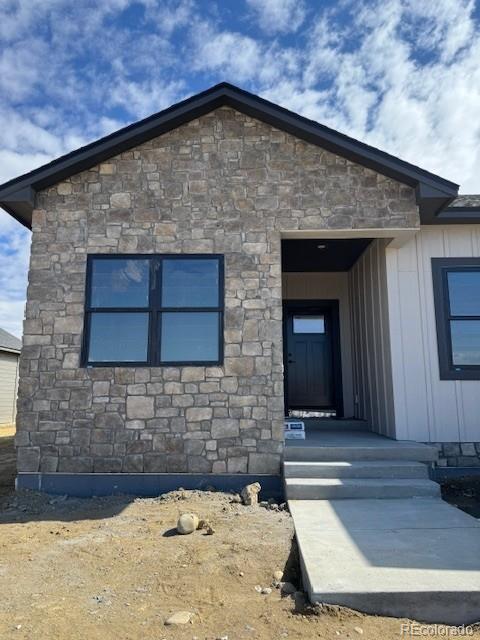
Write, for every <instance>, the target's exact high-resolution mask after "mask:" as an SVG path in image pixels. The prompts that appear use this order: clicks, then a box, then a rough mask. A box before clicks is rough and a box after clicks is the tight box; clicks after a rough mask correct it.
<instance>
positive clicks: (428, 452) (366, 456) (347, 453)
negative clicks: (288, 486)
mask: <svg viewBox="0 0 480 640" xmlns="http://www.w3.org/2000/svg"><path fill="white" fill-rule="evenodd" d="M305 442H306V441H305V440H287V443H286V447H285V460H287V461H302V462H312V461H313V462H327V461H330V462H337V461H338V460H341V461H347V462H349V461H353V460H408V461H410V462H412V461H414V462H433V461H434V460H436V459H437V457H438V452H437V449H436V448H435V447H431V446H428V445H426V444H419V443H414V442H412V443H410V442H398V441H387V443H388V444H382V443H378V444H377V443H376V444H374V445H368V444H361V443H355V444H354V445H353V446H343V445H338V446H337V445H332V446H328V445H317V444H309V445H308V444H305Z"/></svg>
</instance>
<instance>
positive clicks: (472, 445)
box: [428, 442, 480, 467]
mask: <svg viewBox="0 0 480 640" xmlns="http://www.w3.org/2000/svg"><path fill="white" fill-rule="evenodd" d="M428 444H433V445H434V446H436V447H437V450H438V463H437V464H438V466H439V467H480V442H434V443H428Z"/></svg>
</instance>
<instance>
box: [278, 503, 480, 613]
mask: <svg viewBox="0 0 480 640" xmlns="http://www.w3.org/2000/svg"><path fill="white" fill-rule="evenodd" d="M289 507H290V511H291V514H292V517H293V520H294V524H295V531H296V535H297V540H298V545H299V549H300V555H301V561H302V572H303V577H304V582H305V588H306V590H307V592H308V594H309V597H310V599H311V600H312V601H313V602H328V603H332V604H341V605H344V606H348V607H352V608H354V609H358V610H360V611H364V612H366V613H375V614H381V615H389V616H397V617H409V618H413V619H416V620H419V621H423V622H436V623H445V624H468V623H472V622H476V621H478V620H480V522H479V521H477V520H476V519H475V518H472V517H471V516H469V515H467V514H465V513H463V512H462V511H460V510H458V509H456V508H454V507H451V506H450V505H448V504H446V503H445V502H443V501H442V500H440V499H435V498H408V499H395V500H375V499H374V500H369V499H362V500H355V499H354V500H348V499H347V500H317V501H309V500H290V501H289Z"/></svg>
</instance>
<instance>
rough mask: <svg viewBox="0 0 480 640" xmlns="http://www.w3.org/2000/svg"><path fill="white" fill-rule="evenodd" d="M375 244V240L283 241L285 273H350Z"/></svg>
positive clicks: (283, 269)
mask: <svg viewBox="0 0 480 640" xmlns="http://www.w3.org/2000/svg"><path fill="white" fill-rule="evenodd" d="M371 241H372V239H371V238H347V239H328V240H326V239H322V240H318V239H316V240H315V239H313V240H312V239H308V240H305V239H303V240H282V271H283V272H301V271H307V272H315V271H348V270H349V269H350V268H351V267H352V266H353V265H354V264H355V262H356V261H357V260H358V258H359V257H360V255H361V254H362V253H363V252H364V251H365V249H366V248H367V247H368V245H369V244H370V242H371Z"/></svg>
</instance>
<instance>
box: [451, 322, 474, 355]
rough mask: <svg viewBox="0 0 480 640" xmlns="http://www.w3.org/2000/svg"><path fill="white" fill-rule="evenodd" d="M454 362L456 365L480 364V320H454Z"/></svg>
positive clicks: (452, 328)
mask: <svg viewBox="0 0 480 640" xmlns="http://www.w3.org/2000/svg"><path fill="white" fill-rule="evenodd" d="M450 333H451V336H452V362H453V364H454V365H475V366H479V365H480V320H452V321H451V322H450Z"/></svg>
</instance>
